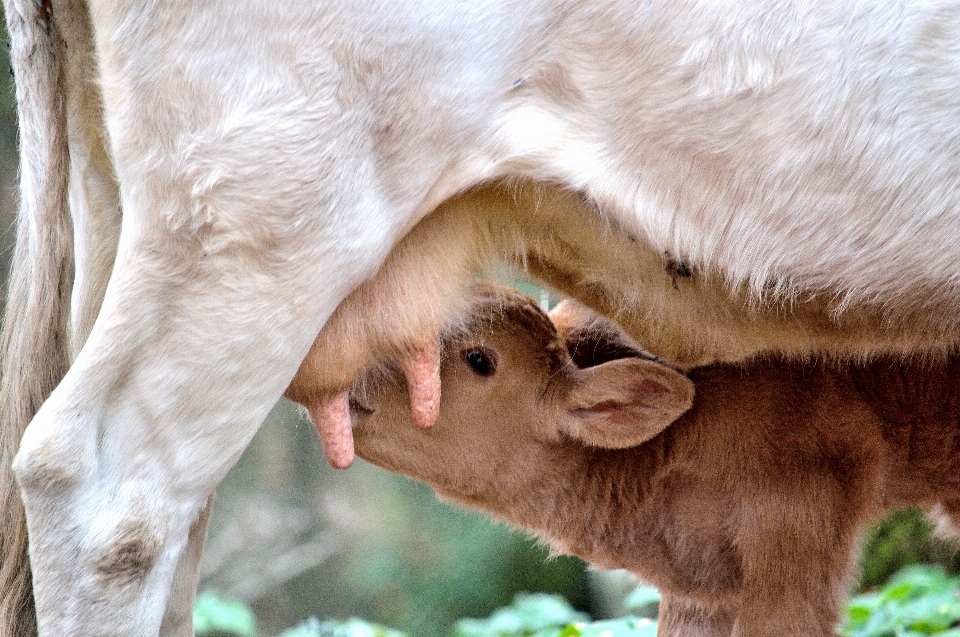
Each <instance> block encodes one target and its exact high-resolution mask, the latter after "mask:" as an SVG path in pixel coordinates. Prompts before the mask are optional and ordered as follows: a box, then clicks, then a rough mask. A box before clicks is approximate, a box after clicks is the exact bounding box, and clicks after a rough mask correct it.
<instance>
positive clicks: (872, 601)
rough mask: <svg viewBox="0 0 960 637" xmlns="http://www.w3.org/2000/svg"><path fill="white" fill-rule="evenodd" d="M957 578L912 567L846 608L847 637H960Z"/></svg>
mask: <svg viewBox="0 0 960 637" xmlns="http://www.w3.org/2000/svg"><path fill="white" fill-rule="evenodd" d="M958 595H960V578H958V577H955V576H953V577H951V576H948V575H946V574H945V573H944V572H943V570H942V569H940V568H939V567H936V566H930V565H913V566H908V567H907V568H905V569H903V570H901V571H900V572H898V573H897V574H895V575H894V576H893V577H892V578H891V579H890V581H889V582H888V583H887V584H885V585H884V586H883V587H881V588H880V589H879V590H877V591H874V592H870V593H865V594H863V595H858V596H857V597H855V598H853V599H852V600H851V601H850V603H849V604H848V605H847V608H846V613H845V615H846V616H845V620H846V621H845V623H844V625H843V626H842V627H841V631H840V632H841V634H843V635H846V636H847V637H920V636H921V635H940V636H941V637H960V628H956V626H957V625H958V624H960V598H958Z"/></svg>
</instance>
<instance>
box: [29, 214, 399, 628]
mask: <svg viewBox="0 0 960 637" xmlns="http://www.w3.org/2000/svg"><path fill="white" fill-rule="evenodd" d="M127 201H129V203H127ZM127 201H125V203H127V205H125V217H124V224H125V226H124V229H123V234H122V236H121V245H120V250H119V252H118V255H119V256H118V260H117V266H116V269H115V273H114V277H113V279H112V280H111V282H110V286H109V287H108V290H107V294H106V298H105V301H104V305H103V308H102V310H101V312H100V315H99V317H98V319H97V322H96V324H95V326H94V329H93V331H92V333H91V334H90V337H89V339H88V340H87V342H86V344H85V345H84V348H83V350H82V351H81V352H80V355H79V356H78V358H77V359H76V361H75V363H74V365H73V366H72V367H71V369H70V371H69V372H68V373H67V375H66V376H65V378H64V380H63V382H62V383H61V384H60V385H59V386H58V387H57V389H56V390H55V391H54V392H53V394H52V395H51V396H50V398H49V400H48V401H47V402H46V403H45V404H44V405H43V407H42V408H41V409H40V411H39V412H38V413H37V415H36V417H35V418H34V420H33V421H32V423H31V424H30V426H29V427H28V428H27V431H26V433H25V435H24V437H23V441H22V444H21V448H20V453H19V454H18V457H17V460H16V463H15V471H16V473H17V477H18V480H19V483H20V486H21V489H22V492H23V496H24V503H25V505H26V510H27V519H28V526H29V531H30V538H31V547H30V551H31V561H32V565H33V569H34V584H35V593H36V600H37V613H38V618H39V623H40V628H41V634H44V635H67V634H94V633H96V634H100V635H124V636H131V635H155V634H157V633H158V631H159V630H160V626H161V621H162V618H163V615H164V609H165V606H166V602H167V598H168V596H169V595H170V592H171V582H172V579H173V577H174V572H175V570H176V569H177V566H178V563H179V560H180V558H181V555H182V553H183V551H184V550H185V547H186V546H187V544H188V538H189V533H190V529H191V526H192V525H193V524H194V522H195V521H196V520H197V519H198V516H199V514H200V513H201V510H202V509H203V508H204V506H205V505H206V503H207V499H208V497H209V494H210V493H211V492H212V491H213V490H214V488H215V486H216V484H217V483H218V482H219V481H220V480H221V479H222V477H223V476H224V475H225V473H226V471H227V470H228V469H229V467H230V466H231V465H232V464H233V463H234V462H235V460H236V458H237V457H238V456H239V454H240V453H241V452H242V450H243V449H244V447H245V446H246V445H247V443H248V442H249V440H250V438H251V437H252V436H253V434H254V433H255V431H256V429H257V428H258V427H259V425H260V423H261V422H262V421H263V419H264V417H265V416H266V414H267V412H268V410H269V409H270V407H271V406H272V405H273V404H274V402H275V401H276V400H277V398H279V396H280V394H281V393H282V391H283V390H284V388H285V387H286V385H287V383H289V381H290V379H291V378H292V377H293V374H294V372H295V371H296V368H297V365H298V363H299V362H300V361H301V360H302V359H303V356H304V355H305V354H306V352H307V350H308V348H309V345H310V343H311V341H312V340H313V337H314V336H315V335H316V333H317V331H318V330H319V328H320V326H321V325H322V323H323V322H324V321H325V320H326V318H327V317H328V316H329V315H330V313H331V312H332V310H333V308H334V307H335V306H336V305H337V303H338V302H339V301H340V300H341V299H342V298H343V297H344V296H345V295H346V294H347V293H348V292H349V291H350V290H351V289H352V288H353V287H355V286H356V285H357V284H358V283H359V281H360V279H362V278H363V277H365V276H367V275H369V274H370V273H371V272H372V270H373V269H374V268H375V267H376V266H377V265H378V263H379V262H380V261H381V260H382V258H383V257H384V255H385V253H386V251H387V250H388V249H389V248H390V246H391V245H392V243H393V241H394V239H395V236H396V234H397V233H398V232H399V228H398V226H399V222H394V221H393V219H392V218H387V217H386V216H385V215H382V214H381V215H378V210H377V207H376V206H375V205H371V204H372V203H373V202H371V200H370V198H366V199H364V200H363V204H364V213H363V214H359V213H358V214H356V215H354V216H352V217H350V219H351V221H349V222H348V221H342V222H341V223H339V224H332V223H329V222H327V223H322V222H320V221H318V222H317V223H314V224H311V223H309V222H305V223H303V224H301V225H300V227H299V228H298V232H297V233H289V234H288V235H286V237H280V238H277V236H276V235H273V238H274V239H275V240H273V241H270V242H268V243H269V250H268V249H267V247H262V248H261V247H260V246H257V245H251V243H250V241H249V240H250V235H249V234H242V235H239V238H238V237H232V238H235V239H236V241H233V242H231V241H230V239H231V237H230V236H219V237H209V236H204V235H202V233H197V232H195V231H190V232H189V233H185V232H183V231H182V230H181V229H176V228H174V229H170V228H164V227H162V226H161V227H158V224H156V223H151V222H152V221H154V220H153V219H151V218H150V217H149V216H148V215H143V214H139V215H138V214H137V212H138V209H142V207H141V206H138V205H137V204H138V203H141V202H138V201H137V198H136V197H130V198H129V199H128V200H127ZM276 201H278V202H280V201H282V199H281V198H280V197H278V198H277V199H276ZM342 201H343V198H341V202H342ZM237 208H238V209H240V208H242V206H241V205H240V204H238V205H237ZM384 208H385V206H384V207H381V208H380V210H383V209H384ZM150 209H153V210H156V209H162V205H161V204H160V203H157V202H154V205H153V206H151V207H150ZM357 209H359V207H357ZM307 212H309V211H307ZM307 212H305V213H304V214H305V217H306V218H311V216H310V215H309V214H307ZM312 212H313V215H314V217H315V218H319V219H321V220H322V219H324V218H325V215H326V211H324V210H323V209H320V210H315V211H312ZM131 218H132V219H133V221H132V223H128V222H130V221H131ZM245 218H246V219H254V218H256V217H254V216H253V215H252V214H251V215H249V216H246V217H245ZM269 218H270V217H269V216H268V215H267V214H262V215H261V216H260V217H259V218H256V219H258V220H259V221H260V222H261V223H266V221H264V219H269ZM273 218H274V219H275V218H276V217H273ZM397 218H399V215H397ZM254 225H255V223H254ZM248 229H249V228H248ZM256 229H257V228H256V227H255V228H253V230H256ZM260 229H261V230H262V229H263V228H262V227H260ZM253 230H251V232H252V231H253ZM198 234H199V235H200V236H199V238H198ZM358 237H360V238H359V239H358ZM206 239H210V241H206Z"/></svg>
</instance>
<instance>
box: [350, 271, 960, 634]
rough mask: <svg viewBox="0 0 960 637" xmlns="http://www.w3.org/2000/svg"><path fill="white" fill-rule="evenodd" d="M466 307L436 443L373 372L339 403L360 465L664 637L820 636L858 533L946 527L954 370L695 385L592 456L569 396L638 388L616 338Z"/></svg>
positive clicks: (610, 423)
mask: <svg viewBox="0 0 960 637" xmlns="http://www.w3.org/2000/svg"><path fill="white" fill-rule="evenodd" d="M480 297H481V298H480V299H479V301H478V302H477V304H476V305H475V306H474V308H473V314H472V315H471V316H472V318H471V320H470V321H468V322H467V324H466V325H465V327H464V328H462V329H457V330H451V331H449V332H448V334H447V337H446V338H445V350H444V351H445V358H444V363H443V367H442V379H443V383H444V387H445V394H444V396H445V397H444V399H443V401H442V402H441V408H440V418H439V420H438V422H437V425H436V426H435V427H434V429H432V430H430V431H421V430H417V429H415V428H414V427H412V426H410V425H409V416H408V415H407V414H408V406H407V405H408V403H407V398H406V393H405V391H404V387H403V384H402V383H400V382H398V381H397V379H396V376H395V374H392V373H391V372H389V370H387V371H384V369H383V368H381V369H379V370H374V371H371V372H370V373H369V374H368V375H367V377H366V378H365V381H364V382H362V383H360V384H358V386H357V387H356V388H355V390H354V403H353V404H354V411H355V421H356V422H355V431H354V433H355V437H356V443H357V451H358V453H359V454H360V455H361V456H362V457H364V458H366V459H368V460H370V461H372V462H374V463H376V464H379V465H381V466H383V467H385V468H388V469H391V470H393V471H398V472H400V473H404V474H406V475H409V476H411V477H414V478H417V479H420V480H424V481H426V482H428V483H429V484H431V485H432V486H433V487H434V488H435V489H436V491H437V493H438V494H440V495H441V496H443V497H445V498H449V499H451V500H454V501H456V502H459V503H462V504H465V505H467V506H471V507H475V508H479V509H482V510H484V511H487V512H490V513H492V514H494V515H496V516H498V517H500V518H503V519H506V520H508V521H510V522H512V523H514V524H517V525H519V526H521V527H523V528H525V529H529V530H531V531H533V532H535V533H536V534H537V535H539V536H540V537H542V538H544V539H545V540H547V541H549V542H550V543H551V544H552V545H553V546H554V547H556V548H557V549H558V550H560V551H563V552H567V553H573V554H575V555H579V556H581V557H583V558H584V559H587V560H589V561H591V562H594V563H596V564H599V565H601V566H604V567H623V568H628V569H630V570H632V571H633V572H634V573H636V574H637V575H639V576H640V577H642V578H643V579H646V580H648V581H651V582H652V583H654V584H656V585H657V586H659V587H660V588H661V589H662V591H663V592H664V602H663V604H662V606H661V614H660V620H661V627H660V633H659V634H660V635H671V636H680V635H683V636H684V637H691V636H695V637H700V636H710V637H719V636H724V637H727V636H730V635H734V636H737V637H748V636H749V637H767V636H774V635H776V636H786V635H795V636H797V637H800V636H803V637H811V636H827V635H834V634H835V633H834V626H835V625H836V622H837V619H838V612H839V608H840V604H841V601H842V598H843V596H844V592H845V586H846V583H847V579H848V577H849V574H850V573H851V571H852V569H853V565H854V556H855V552H856V545H857V538H858V535H859V532H860V530H861V528H862V526H863V524H864V523H865V522H867V521H868V520H871V519H875V518H876V517H877V516H879V515H880V514H882V513H883V512H885V511H888V510H890V509H891V508H895V507H900V506H905V505H920V506H924V507H928V508H931V507H935V506H937V507H938V508H939V510H940V511H941V512H942V513H945V515H949V513H950V512H955V511H956V510H957V507H956V506H955V505H956V502H957V501H958V499H960V483H958V481H957V479H956V476H957V475H958V474H960V453H958V448H957V446H958V445H960V435H958V434H960V392H958V391H957V387H958V382H960V358H956V357H953V358H950V359H949V360H948V361H946V362H943V363H939V364H935V363H929V362H928V363H901V362H898V361H894V360H888V359H883V360H879V361H877V362H875V363H874V364H872V365H869V366H841V365H833V366H831V365H827V364H823V363H814V362H809V363H800V362H785V361H782V360H779V359H775V358H767V359H760V360H756V361H753V362H749V363H743V364H735V365H734V364H716V365H711V366H705V367H700V368H696V369H693V370H691V371H690V372H689V374H688V377H689V379H690V380H692V381H693V383H694V385H695V387H696V391H697V395H696V398H695V400H694V401H693V405H692V407H691V408H690V410H689V411H687V412H686V413H685V414H683V415H682V416H680V417H679V418H676V420H675V421H674V422H673V424H672V425H670V426H669V427H667V428H666V429H665V430H663V431H662V433H660V434H659V435H656V436H655V437H653V438H652V439H650V440H648V441H647V442H644V443H642V444H639V445H637V446H634V447H631V448H626V449H619V450H617V449H608V448H603V446H610V445H605V444H603V443H597V441H596V439H593V440H592V444H585V443H584V441H583V439H582V437H581V436H580V435H579V432H578V430H577V429H576V428H574V427H571V421H576V420H578V419H582V414H581V413H579V410H580V409H581V408H582V406H581V407H576V406H574V405H573V401H572V400H571V396H572V395H573V393H575V392H576V391H580V390H581V389H582V385H583V384H584V383H589V382H590V381H589V379H588V378H587V377H586V376H585V374H586V373H588V372H590V371H591V370H593V371H594V372H600V371H601V370H605V369H613V370H618V371H617V372H616V373H615V374H614V375H613V377H617V376H619V378H620V383H621V384H626V385H636V384H637V383H638V382H642V381H644V380H646V379H648V378H649V371H648V370H647V369H646V368H645V367H628V366H625V361H629V360H634V361H635V360H638V359H622V358H619V357H620V356H623V355H625V354H629V352H630V349H631V345H630V341H629V339H626V338H625V337H624V338H621V339H620V340H619V341H618V342H617V343H616V344H615V345H616V346H615V347H612V348H607V347H606V346H605V341H607V340H609V338H610V334H611V329H612V328H611V327H610V326H609V325H605V326H603V328H602V329H596V324H593V328H589V327H588V328H584V327H583V326H584V325H590V322H589V321H585V320H583V316H582V315H581V316H580V317H579V318H578V317H576V316H575V315H576V311H573V312H571V311H570V310H569V308H567V310H566V311H563V310H562V311H561V312H559V313H558V317H559V318H558V322H559V323H561V332H562V334H558V333H557V331H556V329H555V327H554V326H553V325H551V323H550V322H549V321H548V320H547V317H546V316H544V315H542V314H538V312H537V310H536V308H535V307H534V306H533V304H532V302H529V301H528V300H524V299H520V298H518V296H517V295H515V294H511V293H497V294H491V292H490V291H489V290H487V291H484V292H482V293H481V295H480ZM537 317H538V318H537ZM566 343H569V344H570V345H571V346H572V348H573V350H574V352H575V354H577V357H578V358H579V360H581V361H585V360H587V359H588V358H589V357H588V356H586V354H585V352H587V351H589V352H593V353H594V354H595V355H594V356H593V358H592V361H591V362H592V363H595V364H596V366H595V367H591V368H586V369H579V368H578V367H577V366H576V365H575V364H574V363H573V362H572V360H571V358H570V356H569V354H568V353H567V351H566V350H567V348H566V347H565V346H564V345H565V344H566ZM476 350H482V351H483V352H485V353H486V354H487V355H488V356H489V357H490V358H491V359H495V361H496V366H495V371H494V372H493V373H492V374H489V375H480V374H478V373H476V372H475V371H473V369H472V368H471V367H470V365H469V364H468V362H467V357H466V353H467V352H472V351H476ZM604 352H606V353H604ZM643 362H644V363H646V364H649V365H657V366H659V367H662V368H663V369H664V370H666V371H665V372H664V373H665V374H666V375H667V377H669V375H670V374H676V376H678V377H680V378H684V377H683V376H682V375H681V374H679V373H677V372H675V371H673V370H672V369H671V368H669V367H666V366H664V365H660V364H659V363H655V362H651V361H643ZM664 388H666V390H667V391H668V392H669V391H674V390H676V391H680V392H681V393H682V385H680V384H678V385H676V386H671V385H670V382H669V381H664ZM604 391H607V392H612V394H611V395H614V396H615V394H616V389H615V388H614V387H612V386H608V387H606V388H605V389H604ZM641 402H642V401H641ZM688 404H689V403H688ZM595 407H596V408H599V409H601V410H602V411H605V412H606V416H608V418H607V420H606V421H603V422H601V423H600V424H601V425H602V426H606V427H609V428H613V429H616V428H617V427H618V426H624V420H623V418H619V417H618V416H617V414H621V415H626V416H628V417H629V422H628V424H627V426H628V427H633V428H636V429H638V430H644V429H645V428H646V427H647V423H645V422H643V417H637V415H636V414H637V412H636V411H631V410H630V409H629V408H628V407H629V406H628V405H627V404H626V403H625V402H623V401H621V400H619V399H614V400H611V401H603V400H600V399H599V398H597V402H596V403H595ZM673 409H674V410H676V409H677V405H676V404H675V405H673ZM588 410H589V407H588ZM680 411H682V409H680ZM674 417H675V416H674ZM615 433H616V432H615ZM618 433H619V434H622V433H623V432H622V431H621V432H618ZM950 521H952V522H954V523H955V521H954V520H950Z"/></svg>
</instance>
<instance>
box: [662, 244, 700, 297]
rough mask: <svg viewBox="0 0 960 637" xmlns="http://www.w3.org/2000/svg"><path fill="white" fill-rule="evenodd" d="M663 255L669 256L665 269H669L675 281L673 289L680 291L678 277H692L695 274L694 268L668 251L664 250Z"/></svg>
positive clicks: (671, 277)
mask: <svg viewBox="0 0 960 637" xmlns="http://www.w3.org/2000/svg"><path fill="white" fill-rule="evenodd" d="M663 256H665V257H666V258H667V263H666V265H665V266H664V270H666V271H667V274H669V275H670V279H671V280H672V281H673V289H674V290H678V291H679V290H680V286H678V285H677V279H681V278H682V279H689V278H691V277H692V276H693V269H692V268H691V267H690V266H689V265H687V264H686V263H684V262H683V261H682V260H680V259H674V258H673V257H671V256H670V253H668V252H664V253H663Z"/></svg>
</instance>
